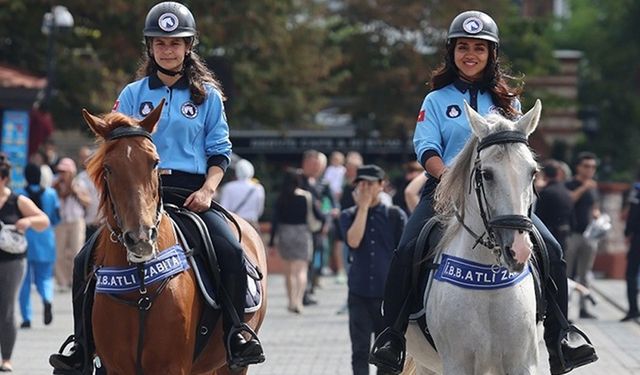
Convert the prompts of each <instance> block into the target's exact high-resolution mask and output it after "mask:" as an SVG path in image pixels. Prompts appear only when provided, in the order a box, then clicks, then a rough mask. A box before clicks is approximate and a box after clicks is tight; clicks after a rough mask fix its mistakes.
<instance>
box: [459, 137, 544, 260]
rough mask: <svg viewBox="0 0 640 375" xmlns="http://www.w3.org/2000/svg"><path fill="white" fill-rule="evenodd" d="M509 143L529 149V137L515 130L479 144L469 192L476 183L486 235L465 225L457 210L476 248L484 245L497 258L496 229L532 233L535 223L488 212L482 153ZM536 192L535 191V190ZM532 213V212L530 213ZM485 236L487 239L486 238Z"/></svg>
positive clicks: (519, 216) (523, 218)
mask: <svg viewBox="0 0 640 375" xmlns="http://www.w3.org/2000/svg"><path fill="white" fill-rule="evenodd" d="M508 143H523V144H525V145H526V146H527V147H528V146H529V141H528V139H527V136H526V135H524V134H523V133H521V132H519V131H515V130H504V131H500V132H497V133H493V134H490V135H488V136H486V137H485V138H483V139H481V140H480V141H479V142H478V147H477V150H476V159H475V161H474V167H473V171H472V173H471V174H472V175H471V176H470V178H469V190H471V185H472V183H473V182H475V185H474V187H475V192H476V198H477V201H478V208H479V209H480V217H481V218H482V223H483V225H484V228H485V233H483V234H482V235H477V234H476V233H475V232H473V230H472V229H471V228H469V227H468V226H467V225H466V224H465V223H464V219H463V218H462V216H461V215H460V214H459V212H458V210H457V209H456V210H455V216H456V219H458V221H459V222H460V223H461V225H462V227H463V228H464V229H465V230H466V231H467V232H469V234H471V236H473V238H475V239H476V243H475V244H474V246H473V247H474V248H475V247H476V246H477V245H478V244H482V245H483V246H485V247H486V248H488V249H489V250H492V251H493V252H494V254H495V255H496V257H499V256H500V251H501V249H500V246H498V243H497V239H496V234H495V229H498V228H501V229H515V230H518V231H527V232H531V229H532V227H533V223H532V221H531V219H530V218H529V216H525V215H499V216H496V217H493V218H491V217H490V215H489V212H488V208H489V203H488V201H487V195H486V192H485V187H484V182H483V180H482V161H481V159H480V151H482V150H484V149H485V148H488V147H490V146H494V145H500V144H508ZM534 191H535V189H534ZM529 211H531V207H529ZM529 213H531V212H529ZM485 235H486V237H487V238H485Z"/></svg>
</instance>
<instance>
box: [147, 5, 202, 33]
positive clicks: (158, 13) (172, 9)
mask: <svg viewBox="0 0 640 375" xmlns="http://www.w3.org/2000/svg"><path fill="white" fill-rule="evenodd" d="M142 33H143V35H144V36H145V38H147V37H175V38H179V37H195V35H196V33H197V31H196V20H195V19H194V18H193V14H191V11H189V9H188V8H187V7H186V6H184V5H182V4H179V3H176V2H173V1H165V2H163V3H160V4H157V5H155V6H154V7H153V8H151V10H149V13H147V18H146V20H145V21H144V30H143V31H142Z"/></svg>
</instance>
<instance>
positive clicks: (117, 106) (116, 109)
mask: <svg viewBox="0 0 640 375" xmlns="http://www.w3.org/2000/svg"><path fill="white" fill-rule="evenodd" d="M119 107H120V100H116V102H115V103H113V107H111V112H117V111H118V108H119Z"/></svg>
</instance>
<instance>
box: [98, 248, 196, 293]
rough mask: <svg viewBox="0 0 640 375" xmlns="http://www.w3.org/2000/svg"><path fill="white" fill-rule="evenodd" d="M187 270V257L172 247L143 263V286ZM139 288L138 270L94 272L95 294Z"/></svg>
mask: <svg viewBox="0 0 640 375" xmlns="http://www.w3.org/2000/svg"><path fill="white" fill-rule="evenodd" d="M187 269H189V263H188V262H187V256H186V255H185V253H184V250H182V247H181V246H180V245H174V246H172V247H170V248H168V249H167V250H165V251H162V252H161V253H160V255H159V256H158V257H157V258H155V259H153V260H151V261H148V262H145V263H144V284H145V285H150V284H153V283H155V282H158V281H161V280H164V279H166V278H168V277H171V276H173V275H175V274H178V273H180V272H182V271H185V270H187ZM139 288H140V280H139V277H138V268H137V267H136V266H132V267H126V268H122V267H101V268H99V269H98V270H97V271H96V293H115V294H118V293H127V292H132V291H134V290H137V289H139Z"/></svg>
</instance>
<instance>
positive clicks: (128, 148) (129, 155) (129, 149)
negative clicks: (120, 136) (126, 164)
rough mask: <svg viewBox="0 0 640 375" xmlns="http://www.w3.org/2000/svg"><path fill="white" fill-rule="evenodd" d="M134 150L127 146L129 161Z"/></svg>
mask: <svg viewBox="0 0 640 375" xmlns="http://www.w3.org/2000/svg"><path fill="white" fill-rule="evenodd" d="M132 150H133V149H132V148H131V146H127V159H129V160H131V151H132Z"/></svg>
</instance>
